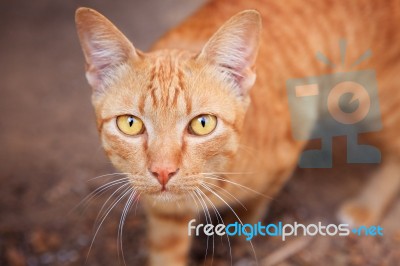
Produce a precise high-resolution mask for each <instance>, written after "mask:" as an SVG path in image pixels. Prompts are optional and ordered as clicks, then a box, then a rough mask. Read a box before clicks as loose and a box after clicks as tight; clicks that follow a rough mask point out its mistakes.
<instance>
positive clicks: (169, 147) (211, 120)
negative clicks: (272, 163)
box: [76, 8, 260, 199]
mask: <svg viewBox="0 0 400 266" xmlns="http://www.w3.org/2000/svg"><path fill="white" fill-rule="evenodd" d="M76 21H77V28H78V33H79V37H80V40H81V44H82V47H83V50H84V54H85V58H86V63H87V73H86V75H87V78H88V81H89V83H90V84H91V86H92V87H93V96H92V101H93V105H94V107H95V111H96V115H97V122H98V128H99V131H100V136H101V140H102V143H103V147H104V149H105V151H106V153H107V155H108V156H109V158H110V159H111V161H112V162H113V164H114V165H115V166H116V167H117V168H118V169H119V170H120V171H122V172H124V173H127V175H128V177H129V178H130V182H131V184H132V186H133V188H134V189H136V190H137V191H139V192H140V193H145V194H150V195H154V196H155V197H161V198H170V199H178V198H179V197H180V196H183V195H185V194H186V193H187V191H190V190H194V189H196V188H197V187H199V186H200V183H201V182H202V178H203V177H204V175H210V174H212V173H215V172H222V171H224V169H225V167H226V166H227V165H228V164H229V162H230V161H231V159H232V158H233V157H234V156H235V155H236V151H237V149H238V145H239V139H240V133H241V131H242V127H243V122H244V121H243V120H244V117H245V113H246V109H247V106H248V103H249V96H248V90H249V89H250V88H251V86H252V85H253V83H254V80H255V74H254V72H253V71H252V66H253V64H254V60H255V56H256V53H257V48H258V37H259V36H258V35H259V31H260V20H259V16H258V14H257V13H256V12H252V11H250V12H242V13H240V14H239V15H237V16H235V17H234V18H232V19H231V20H230V21H228V22H227V23H226V24H225V25H224V26H223V27H222V28H221V29H220V30H219V31H218V32H217V33H216V34H215V35H214V36H213V37H212V38H211V39H210V41H209V42H208V43H207V44H206V45H205V47H204V48H203V50H202V51H201V52H200V53H199V54H194V53H190V52H187V51H178V50H164V51H156V52H152V53H148V54H145V53H142V52H140V51H137V50H136V49H135V48H134V47H133V46H132V44H131V43H130V42H129V41H128V40H127V39H126V38H125V37H124V36H123V35H122V33H120V32H119V31H118V30H117V29H116V28H115V27H114V26H113V25H112V24H111V23H110V22H109V21H108V20H106V19H105V18H104V17H103V16H101V15H100V14H98V13H97V12H95V11H93V10H90V9H86V8H81V9H79V10H78V11H77V17H76ZM165 195H168V197H165Z"/></svg>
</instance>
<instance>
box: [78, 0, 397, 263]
mask: <svg viewBox="0 0 400 266" xmlns="http://www.w3.org/2000/svg"><path fill="white" fill-rule="evenodd" d="M244 9H257V10H259V11H260V13H261V15H262V19H263V20H262V21H263V23H262V27H263V30H262V31H261V35H260V38H259V39H260V40H261V42H260V47H259V51H258V56H257V60H256V61H254V60H255V59H256V55H257V50H258V45H259V44H258V38H257V36H253V35H256V34H257V31H258V30H257V27H258V24H257V23H258V22H257V21H258V18H257V17H258V15H256V14H257V13H255V12H254V11H249V12H250V13H248V14H244V13H241V15H238V16H236V17H235V19H234V20H233V22H232V20H231V21H230V22H228V24H225V28H224V29H223V30H222V33H223V34H222V35H220V36H219V37H218V38H217V39H215V38H214V39H211V40H212V41H210V42H209V43H208V44H207V45H206V43H207V41H208V40H209V39H210V37H211V36H212V35H213V34H214V33H215V32H217V30H218V28H219V27H220V26H221V25H222V24H223V23H224V22H225V21H227V20H228V19H229V18H230V17H232V16H233V15H234V14H236V13H238V12H240V11H242V10H244ZM243 14H244V15H243ZM399 21H400V2H399V1H398V0H397V1H395V0H390V1H380V2H379V1H362V0H356V1H344V0H343V1H328V0H325V1H316V0H315V1H308V2H307V3H304V2H302V1H269V0H262V1H261V0H249V1H240V0H219V1H210V2H209V3H207V4H206V5H205V6H204V7H202V8H201V9H200V10H199V11H197V12H196V13H195V14H194V15H193V16H191V17H190V18H189V19H187V20H186V21H185V22H184V23H182V24H181V25H180V26H178V27H177V28H175V29H173V30H172V31H170V32H168V33H167V34H166V35H165V36H164V37H163V38H161V40H160V41H158V42H157V43H156V44H155V45H154V47H153V49H152V52H150V53H143V52H141V51H138V50H136V49H135V48H134V47H133V46H132V44H131V43H130V42H129V41H128V40H126V39H125V37H123V35H122V34H121V33H120V32H119V31H118V30H117V29H116V28H115V27H114V26H112V24H111V23H110V22H108V21H107V20H106V19H105V18H104V17H102V16H101V15H100V14H98V13H96V12H95V11H92V10H88V9H80V10H79V11H78V12H77V27H78V33H79V35H80V39H81V43H82V47H83V50H84V53H85V57H86V62H87V64H88V79H89V83H90V84H91V85H92V87H93V90H94V93H93V105H94V107H95V110H96V115H97V121H98V128H99V132H100V136H101V139H102V143H103V146H104V148H105V150H106V153H107V155H108V156H109V158H110V159H111V161H112V162H113V164H114V165H115V166H116V167H117V168H118V169H119V170H121V171H123V172H126V173H131V174H130V175H129V177H130V182H131V184H132V186H133V187H134V188H135V190H137V191H139V192H140V193H141V195H143V203H144V205H145V206H146V211H147V214H148V220H149V229H148V235H149V249H150V264H151V265H160V264H163V265H185V264H186V263H187V252H188V249H189V247H190V239H189V238H188V236H187V221H189V220H190V219H191V218H192V217H193V215H194V213H195V212H196V205H200V204H205V205H207V206H208V207H209V208H211V203H212V204H214V205H215V206H217V207H218V208H220V207H223V206H224V205H225V203H224V202H223V201H221V199H220V198H218V197H217V196H216V195H215V194H214V193H212V192H210V191H208V190H207V189H205V188H204V187H202V186H201V184H207V183H204V182H208V183H211V185H208V186H209V187H210V188H215V191H218V189H217V188H216V187H213V186H219V187H222V188H223V189H224V190H226V191H228V192H229V193H231V194H232V195H235V197H236V198H238V199H239V200H240V201H242V202H251V204H249V205H248V206H246V207H248V208H249V211H248V216H249V217H248V219H249V221H253V220H256V219H258V218H259V216H260V215H262V214H263V211H264V210H265V204H267V203H268V201H269V200H268V199H262V198H260V197H259V195H258V194H256V193H253V192H250V190H246V189H243V187H240V186H237V185H234V184H233V183H234V182H235V183H236V182H237V183H239V184H240V185H241V186H246V187H248V188H249V189H252V190H256V191H259V192H260V193H263V194H266V195H268V196H271V197H273V196H274V195H275V194H276V193H277V192H279V190H280V188H281V187H282V186H283V185H284V184H285V182H286V181H287V180H288V178H289V177H290V175H291V173H292V171H293V169H294V167H295V165H296V162H297V159H298V156H299V154H300V152H301V151H302V149H303V148H304V145H305V142H299V141H296V140H294V139H293V137H292V132H291V128H290V116H289V111H288V110H289V106H288V103H287V95H286V90H285V85H286V80H287V79H288V78H294V77H306V76H310V75H314V76H317V75H322V74H329V73H331V72H332V70H331V69H330V68H329V67H327V66H324V65H323V64H321V63H320V62H318V61H317V60H315V58H314V54H315V52H316V51H322V52H323V53H324V54H326V55H327V57H329V58H333V59H339V58H340V54H339V49H338V46H337V43H338V40H339V39H341V38H345V39H346V40H347V42H348V43H349V44H350V48H349V49H348V51H347V56H348V57H347V59H346V60H347V61H346V64H347V66H349V64H350V62H354V60H355V59H357V57H358V56H359V55H360V53H361V52H363V51H366V50H367V49H371V50H372V51H373V52H374V56H373V57H372V58H371V59H370V60H369V61H366V62H365V63H363V64H362V65H361V66H360V68H361V69H368V68H374V69H375V70H376V73H377V79H378V85H379V100H380V104H381V112H382V121H383V130H382V131H381V132H379V133H371V134H366V135H367V136H366V137H367V138H368V141H371V142H373V143H375V144H376V145H378V146H379V148H380V149H381V150H382V151H383V155H382V156H383V164H382V167H381V170H379V171H378V172H377V173H375V175H374V176H373V177H372V178H371V181H370V183H369V184H368V185H367V187H366V188H365V190H364V191H363V192H362V193H361V195H360V197H358V198H356V199H354V200H352V201H349V202H347V203H346V204H345V205H344V206H343V208H342V209H341V212H340V215H341V216H340V217H341V218H342V219H343V220H345V221H347V222H349V223H352V224H354V225H357V224H371V223H375V222H377V221H378V220H379V219H380V218H381V217H382V214H383V210H384V209H385V208H386V207H387V205H388V204H389V203H390V200H391V199H392V198H393V197H394V195H396V193H397V192H398V188H399V187H400V184H399V183H400V171H399V170H400V169H399V168H400V166H399V158H400V157H399V155H400V138H398V135H399V132H400V128H399V127H400V112H399V109H398V108H399V107H398V106H399V104H400V94H399V93H398V92H397V90H398V89H399V88H400V81H399V78H398V73H400V47H399V44H400V33H399V31H398V27H397V24H398V22H399ZM255 32H256V33H255ZM220 33H221V30H220V31H219V33H217V35H218V34H220ZM228 33H229V34H228ZM242 33H243V36H245V37H241V34H242ZM232 34H234V35H232ZM104 36H106V37H105V38H106V39H105V40H101V38H104ZM227 36H230V37H227ZM214 37H215V36H214ZM99 38H100V39H99ZM107 38H108V39H107ZM91 41H92V42H91ZM99 43H100V45H99ZM115 44H117V45H115ZM107 45H108V46H107ZM213 45H214V46H213ZM209 47H211V48H209ZM237 47H239V48H237ZM245 48H247V49H249V50H243V49H245ZM96 49H97V52H96ZM99 49H100V50H99ZM235 49H239V51H241V52H243V53H235V51H236V50H235ZM232 51H233V55H232V56H231V57H229V54H232V53H231V52H232ZM214 52H215V53H214ZM204 53H206V55H204ZM98 56H103V57H104V56H106V59H108V61H107V60H106V63H104V62H105V61H104V58H103V59H101V60H98ZM227 56H228V57H227ZM220 57H221V58H220ZM96 58H97V61H95V59H96ZM215 61H217V62H215ZM96 62H100V63H98V64H97V65H96ZM224 64H225V65H224ZM226 64H227V65H226ZM235 64H238V65H235ZM254 67H255V69H256V73H257V79H256V81H255V84H254V86H252V85H253V82H254V77H253V76H254V74H255V72H254ZM222 68H224V69H222ZM234 71H239V72H234ZM243 80H245V81H246V82H243V83H241V81H243ZM250 87H252V89H251V90H250ZM249 90H250V92H249ZM248 93H249V94H248ZM315 112H318V110H317V109H316V110H315ZM201 113H211V114H215V115H216V116H217V117H218V125H217V128H216V130H215V132H214V133H212V134H210V135H209V136H205V137H202V138H199V137H193V136H189V135H187V131H186V128H187V125H188V123H189V121H190V119H192V118H193V117H195V116H196V115H198V114H201ZM124 114H132V115H135V116H137V117H140V118H141V119H142V120H143V122H144V124H145V125H146V133H145V134H144V135H142V136H138V137H127V136H124V135H122V134H121V133H120V132H119V131H118V129H117V127H116V124H115V117H116V116H118V115H124ZM310 130H311V129H310ZM154 161H168V162H170V163H172V164H174V165H177V166H178V167H179V169H180V170H179V173H178V174H177V175H175V176H173V177H172V178H171V179H170V180H169V182H168V184H167V185H166V188H167V191H163V192H162V191H161V185H160V184H159V183H158V182H157V180H156V179H155V178H154V177H152V176H151V175H150V174H149V172H148V167H149V165H150V164H151V163H152V162H154ZM226 172H228V173H242V174H241V175H239V174H225V175H223V176H222V174H220V176H221V177H220V179H222V180H215V179H207V175H204V174H202V173H226ZM209 177H210V176H209ZM211 177H213V176H211ZM223 180H229V182H225V181H223ZM196 189H201V191H202V192H203V193H205V194H206V195H207V197H209V199H210V201H207V200H204V202H201V197H203V196H199V194H195V193H196V192H195V191H196ZM197 193H200V192H197ZM188 195H189V196H188ZM224 199H225V200H226V201H227V202H228V203H229V204H235V201H234V200H233V199H232V198H231V197H228V196H227V195H226V194H225V196H224ZM194 201H195V202H194ZM178 203H179V206H180V208H177V204H178Z"/></svg>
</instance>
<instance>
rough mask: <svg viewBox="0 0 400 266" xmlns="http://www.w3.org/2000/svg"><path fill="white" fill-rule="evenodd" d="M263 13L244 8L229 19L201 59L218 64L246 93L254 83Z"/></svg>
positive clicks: (204, 51) (203, 51) (241, 90)
mask: <svg viewBox="0 0 400 266" xmlns="http://www.w3.org/2000/svg"><path fill="white" fill-rule="evenodd" d="M260 32H261V16H260V14H259V13H258V12H257V11H255V10H245V11H242V12H240V13H238V14H236V15H235V16H233V17H232V18H231V19H229V20H228V21H227V22H226V23H225V24H224V25H223V26H222V27H221V28H220V29H219V30H218V31H217V32H216V33H215V34H214V35H213V36H212V37H211V39H210V40H209V41H208V42H207V43H206V45H205V46H204V48H203V49H202V51H201V53H200V54H199V58H205V59H206V60H207V61H208V62H211V63H212V64H214V65H216V66H217V67H218V69H219V70H220V71H221V72H222V73H223V74H224V75H228V78H230V79H232V81H233V82H234V84H235V86H236V87H237V88H239V90H240V91H239V93H240V94H241V95H245V94H246V93H247V92H248V91H249V89H250V88H251V87H252V86H253V85H254V82H255V78H256V74H255V71H254V64H255V61H256V57H257V52H258V47H259V43H260Z"/></svg>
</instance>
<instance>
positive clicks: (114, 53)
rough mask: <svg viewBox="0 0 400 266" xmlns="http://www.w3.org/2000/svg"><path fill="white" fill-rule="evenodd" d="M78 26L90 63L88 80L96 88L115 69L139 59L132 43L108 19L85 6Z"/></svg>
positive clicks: (77, 19)
mask: <svg viewBox="0 0 400 266" xmlns="http://www.w3.org/2000/svg"><path fill="white" fill-rule="evenodd" d="M75 23H76V28H77V31H78V36H79V41H80V43H81V46H82V50H83V53H84V55H85V60H86V78H87V80H88V82H89V84H90V85H91V86H92V88H93V89H95V90H96V89H97V88H99V87H101V86H102V85H103V84H104V83H105V81H106V80H107V78H108V77H109V76H110V75H111V72H112V70H113V68H115V67H116V66H118V65H121V64H123V63H124V62H126V61H127V60H128V59H129V58H134V57H137V56H138V55H137V52H136V50H135V48H134V46H133V45H132V43H131V42H130V41H129V40H128V39H127V38H126V37H125V36H124V35H123V34H122V33H121V32H120V31H119V30H118V29H117V27H115V26H114V25H113V24H112V23H111V22H110V21H109V20H108V19H107V18H105V17H104V16H103V15H101V14H100V13H98V12H97V11H95V10H93V9H90V8H85V7H81V8H79V9H77V10H76V13H75Z"/></svg>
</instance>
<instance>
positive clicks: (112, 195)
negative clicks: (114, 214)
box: [95, 183, 130, 226]
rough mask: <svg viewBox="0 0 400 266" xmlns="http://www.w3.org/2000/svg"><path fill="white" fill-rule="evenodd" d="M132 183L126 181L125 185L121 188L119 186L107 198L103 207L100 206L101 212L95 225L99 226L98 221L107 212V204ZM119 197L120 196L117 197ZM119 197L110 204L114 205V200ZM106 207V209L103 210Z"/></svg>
mask: <svg viewBox="0 0 400 266" xmlns="http://www.w3.org/2000/svg"><path fill="white" fill-rule="evenodd" d="M129 185H130V183H124V184H123V185H121V186H120V187H119V188H117V189H116V190H115V191H114V192H113V193H112V194H111V195H110V196H109V197H108V198H107V200H106V201H105V202H104V203H103V205H102V206H101V208H100V211H99V213H98V215H97V217H96V220H95V221H96V222H95V225H96V226H97V223H98V221H99V220H101V219H102V217H103V214H104V213H105V212H107V209H108V207H107V208H106V206H107V203H108V202H109V201H110V200H111V199H112V198H113V197H114V196H115V195H116V194H117V193H118V192H119V191H121V190H123V189H127V187H128V186H129ZM117 199H118V198H117ZM117 199H115V200H114V201H113V202H112V203H111V204H110V205H109V206H111V205H113V204H114V202H115V201H116V200H117ZM104 209H105V211H103V210H104Z"/></svg>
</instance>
